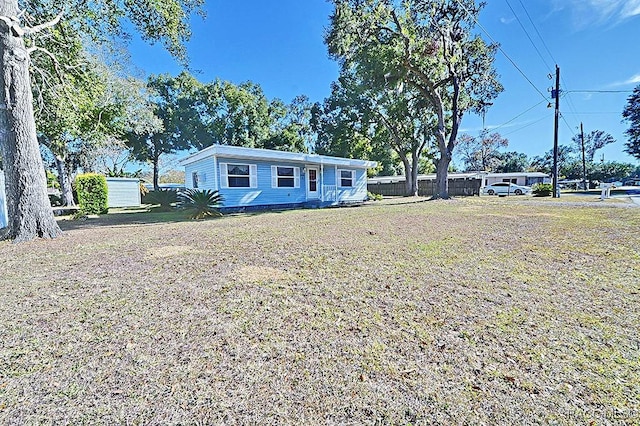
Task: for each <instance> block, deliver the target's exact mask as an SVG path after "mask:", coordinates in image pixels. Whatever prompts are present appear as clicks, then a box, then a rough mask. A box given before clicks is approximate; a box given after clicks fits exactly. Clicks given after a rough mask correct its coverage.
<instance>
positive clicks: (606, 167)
mask: <svg viewBox="0 0 640 426" xmlns="http://www.w3.org/2000/svg"><path fill="white" fill-rule="evenodd" d="M635 168H636V166H635V165H633V164H631V163H622V162H618V161H605V162H603V163H600V164H597V165H596V167H594V170H593V171H592V172H591V173H590V177H591V179H593V180H598V181H600V182H603V181H607V180H612V179H615V180H620V181H624V179H626V178H628V177H630V176H632V174H633V172H634V171H635Z"/></svg>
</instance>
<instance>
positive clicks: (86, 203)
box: [76, 173, 109, 214]
mask: <svg viewBox="0 0 640 426" xmlns="http://www.w3.org/2000/svg"><path fill="white" fill-rule="evenodd" d="M76 192H77V193H78V205H79V207H80V211H81V212H83V213H84V214H105V213H107V212H108V211H109V207H108V204H107V179H106V178H105V177H104V176H103V175H98V174H95V173H85V174H82V175H78V177H76Z"/></svg>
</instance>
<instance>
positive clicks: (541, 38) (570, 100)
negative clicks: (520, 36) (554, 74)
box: [505, 0, 577, 115]
mask: <svg viewBox="0 0 640 426" xmlns="http://www.w3.org/2000/svg"><path fill="white" fill-rule="evenodd" d="M505 1H506V2H507V5H508V6H509V9H511V11H512V12H513V14H514V15H516V13H515V12H514V10H513V8H512V7H511V5H510V4H509V0H505ZM518 2H519V3H520V6H521V7H522V9H523V10H524V13H525V14H526V15H527V18H528V19H529V23H530V24H531V26H532V27H533V29H534V30H535V32H536V34H537V35H538V38H539V39H540V41H541V42H542V45H543V46H544V48H545V49H546V51H547V53H548V54H549V57H550V58H551V59H552V60H553V62H555V63H556V64H557V63H558V62H557V61H556V60H555V58H554V57H553V54H552V53H551V51H550V50H549V47H548V46H547V43H545V41H544V38H543V37H542V34H540V31H538V27H537V25H536V24H535V22H533V19H531V15H530V14H529V11H528V10H527V8H526V7H525V5H524V3H522V0H518ZM516 19H517V20H518V22H519V23H520V26H521V27H523V28H522V29H523V31H524V32H525V34H526V35H527V37H528V38H529V41H531V44H533V47H534V48H535V49H536V52H538V55H539V56H540V57H541V58H542V55H541V54H540V51H539V50H538V48H537V46H536V45H535V43H533V40H531V37H529V34H528V33H527V30H525V29H524V26H523V25H522V23H521V22H520V19H519V18H518V16H517V15H516ZM542 61H543V62H544V64H545V66H546V67H547V68H551V67H549V65H548V64H547V62H546V61H545V60H544V58H542ZM561 81H562V85H563V86H564V87H567V88H568V87H569V86H568V85H567V83H566V81H565V80H564V78H561ZM565 93H568V90H567V91H565ZM566 99H567V104H568V106H569V110H572V111H573V112H574V113H575V114H576V115H577V113H576V106H575V104H574V103H573V99H572V98H571V96H567V97H566Z"/></svg>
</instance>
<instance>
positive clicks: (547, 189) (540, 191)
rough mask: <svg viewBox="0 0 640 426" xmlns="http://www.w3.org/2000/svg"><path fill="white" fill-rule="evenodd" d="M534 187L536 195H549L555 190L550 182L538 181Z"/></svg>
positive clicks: (534, 194)
mask: <svg viewBox="0 0 640 426" xmlns="http://www.w3.org/2000/svg"><path fill="white" fill-rule="evenodd" d="M532 189H533V191H532V192H533V196H534V197H548V196H550V195H551V193H552V192H553V185H552V184H550V183H536V184H535V185H533V187H532Z"/></svg>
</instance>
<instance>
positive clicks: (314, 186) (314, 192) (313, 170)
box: [306, 166, 319, 200]
mask: <svg viewBox="0 0 640 426" xmlns="http://www.w3.org/2000/svg"><path fill="white" fill-rule="evenodd" d="M306 169H307V199H308V200H309V199H318V194H319V192H318V184H319V183H318V168H317V167H309V166H307V168H306Z"/></svg>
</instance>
